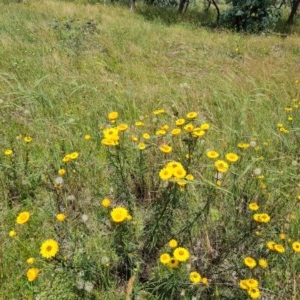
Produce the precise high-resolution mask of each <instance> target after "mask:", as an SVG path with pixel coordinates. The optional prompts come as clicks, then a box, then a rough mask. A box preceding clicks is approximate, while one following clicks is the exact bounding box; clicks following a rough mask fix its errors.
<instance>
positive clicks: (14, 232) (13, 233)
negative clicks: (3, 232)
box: [8, 230, 17, 238]
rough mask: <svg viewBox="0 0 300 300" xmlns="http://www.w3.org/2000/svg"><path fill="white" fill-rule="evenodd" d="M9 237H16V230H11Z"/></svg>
mask: <svg viewBox="0 0 300 300" xmlns="http://www.w3.org/2000/svg"><path fill="white" fill-rule="evenodd" d="M8 235H9V236H10V237H11V238H12V237H14V236H16V235H17V233H16V231H15V230H11V231H10V232H9V233H8Z"/></svg>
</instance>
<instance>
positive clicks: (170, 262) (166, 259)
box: [159, 239, 208, 285]
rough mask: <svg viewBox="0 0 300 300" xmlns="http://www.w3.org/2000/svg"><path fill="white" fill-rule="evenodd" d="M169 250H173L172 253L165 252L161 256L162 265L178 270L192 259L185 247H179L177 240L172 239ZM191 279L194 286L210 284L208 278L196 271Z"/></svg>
mask: <svg viewBox="0 0 300 300" xmlns="http://www.w3.org/2000/svg"><path fill="white" fill-rule="evenodd" d="M168 246H169V248H171V249H172V253H171V254H170V253H168V252H164V253H162V254H161V255H160V257H159V261H160V263H161V264H163V265H165V266H167V267H169V268H171V269H176V268H178V267H179V266H180V263H184V262H187V261H188V259H189V258H190V252H189V250H188V249H186V248H184V247H178V242H177V240H175V239H171V240H170V241H169V243H168ZM189 279H190V281H191V282H192V283H193V284H199V283H203V284H205V285H207V284H208V280H207V278H206V277H202V276H201V275H200V273H198V272H196V271H192V272H190V275H189Z"/></svg>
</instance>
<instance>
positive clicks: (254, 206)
mask: <svg viewBox="0 0 300 300" xmlns="http://www.w3.org/2000/svg"><path fill="white" fill-rule="evenodd" d="M248 208H249V209H250V210H259V206H258V204H257V203H256V202H251V203H249V205H248Z"/></svg>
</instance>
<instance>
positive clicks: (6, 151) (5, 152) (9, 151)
mask: <svg viewBox="0 0 300 300" xmlns="http://www.w3.org/2000/svg"><path fill="white" fill-rule="evenodd" d="M12 154H13V151H12V150H11V149H6V150H5V151H4V155H6V156H11V155H12Z"/></svg>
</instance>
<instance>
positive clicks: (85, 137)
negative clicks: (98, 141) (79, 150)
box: [84, 134, 92, 141]
mask: <svg viewBox="0 0 300 300" xmlns="http://www.w3.org/2000/svg"><path fill="white" fill-rule="evenodd" d="M91 138H92V137H91V136H90V135H89V134H86V135H85V136H84V139H85V140H86V141H89V140H90V139H91Z"/></svg>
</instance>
